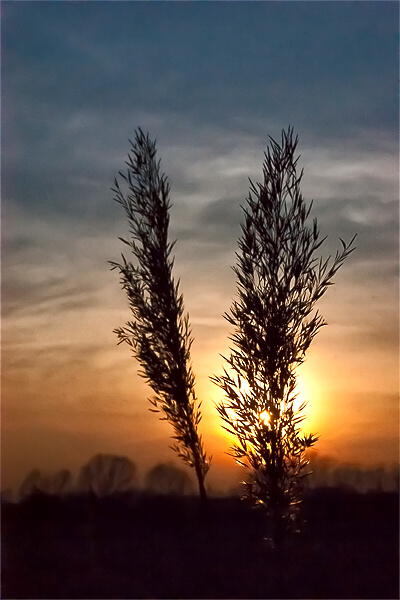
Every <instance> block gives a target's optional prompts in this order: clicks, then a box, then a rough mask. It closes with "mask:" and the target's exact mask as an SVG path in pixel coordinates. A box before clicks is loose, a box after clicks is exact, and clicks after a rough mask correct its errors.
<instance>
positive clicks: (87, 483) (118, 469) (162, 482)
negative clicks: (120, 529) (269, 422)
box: [2, 454, 399, 501]
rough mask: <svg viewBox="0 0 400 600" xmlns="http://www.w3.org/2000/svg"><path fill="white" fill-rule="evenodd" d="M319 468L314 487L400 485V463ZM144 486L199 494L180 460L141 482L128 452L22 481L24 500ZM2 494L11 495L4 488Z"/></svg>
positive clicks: (329, 463)
mask: <svg viewBox="0 0 400 600" xmlns="http://www.w3.org/2000/svg"><path fill="white" fill-rule="evenodd" d="M310 464H311V467H312V469H313V473H312V474H311V475H310V477H309V478H308V480H307V485H308V487H310V488H317V487H338V488H346V489H349V490H355V491H359V492H368V491H378V492H379V491H382V492H385V491H398V490H399V467H398V466H392V467H387V468H384V467H382V466H381V467H379V466H377V467H371V468H362V467H360V466H358V465H351V464H338V463H337V462H336V461H334V460H333V459H331V458H329V457H318V456H311V458H310ZM138 489H144V490H147V491H149V492H151V493H153V494H160V495H163V494H172V495H179V496H182V495H186V494H193V492H194V484H193V480H192V478H191V477H190V476H189V475H188V473H186V472H185V471H184V470H183V469H180V468H179V467H177V466H176V465H174V464H170V463H158V464H156V465H155V466H154V467H152V468H151V469H150V470H149V471H148V472H147V473H146V474H145V476H144V478H143V482H142V483H140V482H139V474H138V468H137V466H136V464H135V463H134V462H133V461H132V460H131V459H129V458H128V457H125V456H117V455H112V454H96V455H95V456H93V457H92V458H91V459H90V460H89V461H88V462H87V463H85V464H84V465H83V466H82V467H81V469H80V470H79V473H78V475H77V476H76V477H75V478H74V476H73V475H72V473H71V472H70V471H69V470H68V469H61V470H59V471H57V472H55V473H52V474H45V473H43V472H41V471H40V470H39V469H33V470H32V471H30V472H29V473H28V474H27V476H26V477H25V478H24V480H23V481H22V483H21V485H20V488H19V490H18V494H17V496H18V500H25V499H27V498H29V497H31V496H32V495H34V494H37V493H40V494H49V495H57V496H58V495H64V494H68V493H73V492H77V493H85V494H87V493H92V494H94V495H95V496H97V497H99V498H100V497H105V496H111V495H113V494H118V493H122V492H126V491H130V490H131V491H132V490H138ZM225 493H226V495H237V496H239V495H240V490H239V488H231V489H229V490H226V492H225ZM2 499H3V500H5V501H7V500H10V499H11V494H10V493H8V492H7V490H4V491H3V492H2Z"/></svg>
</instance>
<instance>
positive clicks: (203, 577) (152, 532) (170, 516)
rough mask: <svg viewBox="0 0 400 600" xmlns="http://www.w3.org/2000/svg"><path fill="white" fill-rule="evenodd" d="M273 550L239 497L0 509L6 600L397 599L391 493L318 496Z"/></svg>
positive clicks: (40, 498) (61, 502) (313, 493)
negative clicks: (296, 531) (296, 530)
mask: <svg viewBox="0 0 400 600" xmlns="http://www.w3.org/2000/svg"><path fill="white" fill-rule="evenodd" d="M304 517H305V520H306V522H305V524H304V528H303V532H302V534H301V535H297V536H289V537H288V538H287V539H286V541H285V543H284V545H283V546H282V548H280V549H278V550H273V549H271V548H270V547H269V545H268V543H266V541H265V522H264V518H263V515H262V513H261V512H259V511H258V510H256V509H253V508H251V507H249V506H248V505H247V504H246V503H244V502H243V501H240V500H239V499H237V498H212V499H210V502H209V507H208V510H207V512H206V513H205V514H203V513H202V512H201V510H200V506H199V501H198V499H197V498H195V497H161V496H154V495H149V494H144V493H140V494H139V493H136V494H132V493H126V494H120V495H117V496H114V497H109V498H103V499H101V500H98V499H96V498H94V497H89V496H83V495H75V496H74V495H69V496H66V497H54V496H53V497H51V496H45V495H37V496H32V497H31V498H30V499H28V500H26V501H24V502H23V503H20V504H10V503H3V504H2V595H1V597H2V598H4V599H6V598H9V599H11V598H41V599H45V598H110V599H111V598H114V599H117V598H131V599H133V598H232V599H233V598H391V599H393V598H398V597H399V567H398V565H399V562H398V558H399V552H398V532H399V528H398V494H396V493H388V492H387V493H379V492H373V493H372V492H371V493H367V494H359V493H356V492H354V491H351V490H344V489H335V488H321V489H316V490H310V491H309V492H308V493H307V495H306V497H305V501H304Z"/></svg>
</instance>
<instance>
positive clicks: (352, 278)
mask: <svg viewBox="0 0 400 600" xmlns="http://www.w3.org/2000/svg"><path fill="white" fill-rule="evenodd" d="M398 12H399V5H398V3H397V2H373V1H372V2H268V1H266V2H7V1H5V2H2V55H3V57H2V488H8V487H11V486H16V485H18V484H19V483H20V481H21V479H22V478H23V476H24V475H25V474H26V473H27V472H28V471H29V470H30V469H32V468H34V467H39V468H41V469H43V470H56V469H60V468H63V467H68V468H70V469H73V470H74V469H77V468H78V467H79V466H80V465H82V464H83V463H84V462H85V461H87V460H88V459H89V458H90V457H91V456H93V455H94V454H96V453H97V452H107V453H113V454H123V455H126V456H129V457H130V458H131V459H133V460H134V461H135V462H136V463H137V464H138V465H139V466H140V468H141V469H142V471H143V472H144V470H146V469H147V468H148V467H149V466H150V465H152V464H154V462H156V461H174V460H176V459H175V456H174V454H173V453H172V451H171V450H169V449H168V446H169V443H170V442H169V439H168V437H169V434H170V429H169V426H168V424H166V423H165V422H160V421H158V420H157V417H156V416H155V415H154V414H152V413H150V412H149V411H148V407H149V404H148V402H147V401H146V398H147V397H148V396H151V390H149V389H148V388H147V387H146V385H145V384H144V382H143V381H142V380H141V379H140V378H139V376H138V375H137V368H138V366H137V363H136V361H135V360H134V359H133V358H132V356H131V354H130V351H129V349H128V347H127V346H124V345H122V346H117V338H116V336H115V334H114V333H113V329H114V328H115V327H118V326H121V325H123V324H124V323H125V322H126V320H127V319H129V318H130V313H129V310H128V306H127V302H126V298H125V296H124V293H123V292H122V291H121V289H120V285H119V278H118V274H117V273H116V272H111V271H110V269H109V265H108V263H107V261H110V260H118V259H119V256H120V252H121V251H123V248H122V244H121V243H120V242H119V241H118V239H117V238H118V236H125V235H126V233H127V222H126V219H125V215H124V213H123V211H122V210H121V208H120V207H119V206H118V205H117V204H116V203H115V202H113V193H112V192H111V191H110V188H111V187H112V185H113V180H114V177H115V176H116V175H117V173H118V171H119V170H121V169H123V168H124V161H125V159H126V156H127V152H128V150H129V143H128V138H133V137H134V130H135V129H136V128H137V127H138V126H140V127H142V128H143V129H144V130H146V131H149V133H150V135H151V137H153V138H156V139H157V147H158V151H159V156H160V158H161V160H162V168H163V170H164V171H165V173H166V174H167V175H168V177H169V180H170V184H171V200H172V203H173V208H172V211H171V239H175V238H177V239H178V242H177V244H176V246H175V254H176V262H175V273H174V274H175V277H176V278H180V279H181V291H182V292H183V294H184V298H185V306H186V309H187V311H188V312H189V314H190V320H191V325H192V329H193V335H194V338H195V341H194V345H193V352H192V355H193V356H192V357H193V367H194V371H195V374H196V379H197V395H198V397H199V398H200V399H201V400H202V401H203V421H202V424H201V432H202V434H203V437H204V442H205V447H206V449H207V450H208V451H209V452H211V453H212V454H213V455H214V468H213V469H212V470H211V471H210V475H209V481H210V483H211V484H212V485H213V486H214V487H216V488H218V486H220V485H221V482H223V481H225V479H227V478H228V473H229V471H228V469H232V465H233V460H232V459H231V458H230V457H228V456H226V454H225V452H226V451H227V450H228V448H229V445H230V443H231V440H229V439H228V437H227V435H226V434H224V432H223V430H222V428H221V427H220V424H219V418H218V415H217V412H216V410H215V408H214V402H216V401H219V400H220V397H221V395H220V391H219V390H218V388H217V387H216V386H215V385H213V384H212V383H211V382H210V380H209V377H210V376H211V375H213V374H219V373H221V369H222V366H223V361H222V359H221V357H220V354H224V353H226V352H227V349H228V345H229V341H228V335H229V333H230V327H229V325H228V324H227V323H226V321H224V319H223V317H222V315H223V313H224V312H225V311H226V310H228V309H229V306H230V304H231V300H232V298H233V297H234V294H235V278H234V273H233V272H232V270H231V268H230V266H231V265H233V264H234V263H235V251H236V249H237V238H238V236H239V234H240V221H241V208H240V205H241V204H243V203H244V201H245V198H246V196H247V193H248V187H249V183H248V177H250V178H251V179H253V180H255V181H257V180H260V179H261V174H262V161H263V151H264V150H265V148H266V145H267V143H268V135H271V136H272V137H274V138H278V137H280V132H281V130H282V128H287V126H288V125H289V124H291V125H293V126H294V128H295V132H296V133H297V134H298V135H299V138H300V142H299V153H300V154H301V159H300V166H301V167H304V170H305V175H304V179H303V185H302V191H303V194H304V196H305V198H306V200H307V201H310V200H311V199H314V207H313V212H312V216H316V217H317V218H318V220H319V225H320V229H321V231H322V233H323V234H328V236H329V237H328V240H327V242H326V243H325V245H324V247H323V249H322V252H323V254H324V255H328V254H329V253H332V252H333V253H334V252H335V251H336V248H339V247H340V242H339V240H338V237H339V236H340V237H343V238H345V239H350V237H352V235H353V234H354V233H357V236H358V237H357V250H356V251H355V252H354V253H353V254H352V255H351V258H350V259H349V260H348V261H347V263H346V264H345V265H344V267H343V268H342V270H341V271H340V272H339V273H338V275H337V277H336V279H335V282H336V283H335V285H334V286H333V287H332V288H330V289H329V290H328V292H327V294H326V296H325V297H324V299H323V300H322V301H321V302H320V305H319V309H320V312H321V313H322V314H323V316H324V317H325V319H326V320H327V322H328V324H329V325H328V327H325V328H323V329H322V330H321V332H320V333H319V334H318V336H317V338H316V340H315V341H314V343H313V345H312V347H311V349H310V351H309V354H308V360H307V361H306V363H305V364H304V365H303V366H302V367H301V368H300V369H299V389H300V393H301V397H302V398H304V399H307V400H308V401H309V404H308V407H307V413H308V419H307V420H306V422H305V429H306V430H310V431H313V432H318V433H319V434H320V435H321V439H320V441H319V442H318V445H317V448H318V451H319V453H320V455H323V456H331V457H334V458H335V459H336V460H338V461H341V462H356V463H359V464H361V465H375V464H386V465H389V464H393V463H395V462H397V460H398V243H399V238H398V235H399V230H398V227H399V219H398V216H399V214H398V213H399V206H398V134H399V128H398V100H397V96H398V41H397V33H398V16H399V15H398ZM178 464H179V463H178ZM230 473H231V475H232V471H230ZM239 477H240V473H239V474H238V476H237V478H239Z"/></svg>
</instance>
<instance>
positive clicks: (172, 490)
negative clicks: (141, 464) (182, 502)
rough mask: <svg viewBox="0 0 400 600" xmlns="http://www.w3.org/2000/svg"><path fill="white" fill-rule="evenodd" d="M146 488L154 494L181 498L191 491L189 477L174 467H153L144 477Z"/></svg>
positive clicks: (163, 465)
mask: <svg viewBox="0 0 400 600" xmlns="http://www.w3.org/2000/svg"><path fill="white" fill-rule="evenodd" d="M146 488H147V489H148V490H150V491H151V492H153V493H156V494H172V495H180V496H183V495H185V494H188V493H190V492H191V491H192V489H193V483H192V480H191V479H190V477H189V475H188V474H187V473H185V471H183V470H182V469H178V468H177V467H175V466H174V465H169V464H165V463H161V464H158V465H155V466H154V467H153V468H152V469H151V470H150V471H149V472H148V473H147V476H146Z"/></svg>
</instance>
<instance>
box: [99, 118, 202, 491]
mask: <svg viewBox="0 0 400 600" xmlns="http://www.w3.org/2000/svg"><path fill="white" fill-rule="evenodd" d="M130 143H131V146H132V148H131V151H130V153H129V155H128V161H127V162H126V164H127V166H128V170H127V173H126V174H124V173H122V172H120V173H119V174H120V177H121V178H122V179H123V181H124V183H125V184H126V185H127V188H128V190H127V193H124V192H123V191H122V190H121V188H120V185H119V183H118V180H117V179H115V188H113V191H114V192H115V194H116V196H115V200H116V202H118V203H119V204H120V205H121V206H122V207H123V208H124V209H125V211H126V215H127V217H128V222H129V233H130V237H129V240H125V239H123V238H119V239H120V240H121V241H122V242H123V243H124V244H126V245H127V246H128V247H129V248H130V251H131V253H132V254H133V257H134V258H135V264H133V263H132V262H130V261H129V260H127V259H126V258H125V256H124V255H122V263H116V262H111V265H112V268H113V269H118V270H119V273H120V275H121V285H122V288H123V289H124V290H125V291H126V294H127V297H128V302H129V306H130V309H131V312H132V315H133V317H134V320H133V321H129V322H128V323H127V324H126V326H125V327H122V328H119V329H116V330H115V332H116V333H117V335H118V338H119V342H120V343H121V342H126V343H127V344H128V345H129V346H130V347H131V348H132V350H133V354H134V356H135V357H136V358H137V360H138V361H139V364H140V366H141V368H142V370H141V371H140V374H141V375H142V376H143V377H144V378H145V379H146V381H147V382H148V383H149V384H150V386H151V388H152V389H153V391H154V393H155V397H154V398H152V399H150V402H151V404H152V406H153V408H151V409H150V410H151V411H153V412H161V413H162V415H163V416H162V417H160V418H161V419H163V420H167V421H169V422H170V423H171V425H172V427H173V430H174V435H173V436H172V437H173V439H174V440H175V443H174V445H173V446H172V449H173V450H175V451H176V452H177V454H178V456H179V457H180V458H181V459H182V460H183V461H184V462H185V463H186V464H187V465H189V466H190V467H193V468H194V470H195V472H196V477H197V481H198V486H199V493H200V497H201V499H202V501H205V499H206V490H205V486H204V479H205V477H206V474H207V471H208V470H209V467H210V457H208V456H207V455H206V452H205V451H204V448H203V441H202V438H201V435H200V434H199V432H198V425H199V423H200V420H201V411H200V404H201V403H199V402H198V400H197V398H196V395H195V378H194V374H193V371H192V366H191V361H190V347H191V344H192V337H191V330H190V326H189V318H188V315H185V314H184V306H183V297H182V295H181V294H180V293H179V282H175V281H174V278H173V275H172V268H173V264H174V259H173V258H172V257H171V252H172V249H173V246H174V244H173V243H170V242H169V241H168V226H169V210H170V206H171V204H170V200H169V192H170V186H169V183H168V180H167V177H166V176H165V174H164V173H161V172H160V161H157V159H156V145H155V142H153V141H151V140H150V139H149V136H148V135H145V134H144V133H143V131H142V130H141V129H138V130H137V131H136V137H135V142H134V143H132V142H130Z"/></svg>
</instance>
